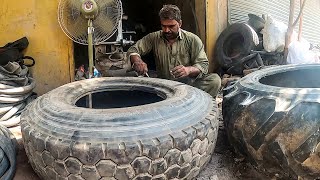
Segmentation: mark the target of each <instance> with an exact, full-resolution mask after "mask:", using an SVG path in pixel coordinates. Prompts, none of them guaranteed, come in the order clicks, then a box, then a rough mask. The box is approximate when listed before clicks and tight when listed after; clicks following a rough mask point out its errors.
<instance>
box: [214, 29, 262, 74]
mask: <svg viewBox="0 0 320 180" xmlns="http://www.w3.org/2000/svg"><path fill="white" fill-rule="evenodd" d="M256 43H259V38H258V35H257V33H256V32H255V31H254V30H253V29H252V28H251V27H250V26H249V25H247V24H245V23H234V24H232V25H230V26H228V27H227V28H226V29H225V30H224V31H222V33H221V34H220V35H219V37H218V40H217V42H216V49H215V59H216V60H217V61H218V63H219V64H220V66H221V67H222V69H224V70H227V69H229V68H230V67H232V66H233V65H236V64H237V61H239V60H241V59H242V58H244V57H246V56H248V55H249V54H250V52H251V50H254V49H255V47H256Z"/></svg>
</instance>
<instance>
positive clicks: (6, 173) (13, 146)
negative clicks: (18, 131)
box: [0, 125, 17, 180]
mask: <svg viewBox="0 0 320 180" xmlns="http://www.w3.org/2000/svg"><path fill="white" fill-rule="evenodd" d="M16 155H17V141H16V139H15V138H14V136H13V134H12V133H11V132H10V131H9V130H8V129H7V128H6V127H5V126H3V125H0V179H3V180H11V179H13V176H14V174H15V171H16V166H17V156H16Z"/></svg>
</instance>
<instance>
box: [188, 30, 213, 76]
mask: <svg viewBox="0 0 320 180" xmlns="http://www.w3.org/2000/svg"><path fill="white" fill-rule="evenodd" d="M191 49H192V53H191V55H192V57H191V60H192V66H193V67H196V68H198V69H199V70H200V71H201V73H200V74H199V75H198V76H197V77H196V78H201V77H202V76H203V75H204V74H208V68H209V61H208V57H207V55H206V53H205V51H204V45H203V43H202V41H201V39H200V38H199V37H198V36H195V37H194V40H193V41H192V47H191Z"/></svg>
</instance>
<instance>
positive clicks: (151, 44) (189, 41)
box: [127, 30, 209, 79]
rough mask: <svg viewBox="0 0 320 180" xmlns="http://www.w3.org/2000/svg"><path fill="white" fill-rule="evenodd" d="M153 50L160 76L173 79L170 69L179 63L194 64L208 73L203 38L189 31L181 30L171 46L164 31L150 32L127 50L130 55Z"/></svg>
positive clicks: (202, 71) (203, 72)
mask: <svg viewBox="0 0 320 180" xmlns="http://www.w3.org/2000/svg"><path fill="white" fill-rule="evenodd" d="M151 51H152V52H153V54H154V58H155V63H156V68H157V69H156V70H157V73H158V77H159V78H164V79H173V77H172V75H171V74H170V70H171V69H173V68H174V67H176V66H178V65H183V66H194V67H196V68H198V69H199V70H200V71H201V73H200V74H199V75H198V77H197V78H199V77H202V75H203V74H207V73H208V66H209V61H208V58H207V55H206V53H205V51H204V46H203V43H202V42H201V39H200V38H199V37H198V36H197V35H195V34H193V33H191V32H188V31H185V30H181V31H180V33H179V36H178V38H177V41H176V42H174V43H173V44H172V46H170V44H168V42H167V40H166V39H165V38H164V37H163V36H162V31H157V32H153V33H150V34H148V35H146V36H145V37H143V38H142V39H141V40H139V41H137V43H136V44H135V45H133V46H132V47H130V48H129V49H128V51H127V54H128V57H129V58H130V55H134V54H138V55H142V56H143V55H146V54H147V53H149V52H151Z"/></svg>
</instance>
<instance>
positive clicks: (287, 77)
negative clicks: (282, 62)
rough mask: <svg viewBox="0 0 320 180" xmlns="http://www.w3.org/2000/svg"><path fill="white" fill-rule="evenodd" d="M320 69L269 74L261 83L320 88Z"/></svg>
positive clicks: (288, 86) (287, 86)
mask: <svg viewBox="0 0 320 180" xmlns="http://www.w3.org/2000/svg"><path fill="white" fill-rule="evenodd" d="M319 77H320V71H319V69H300V70H294V71H288V72H282V73H278V74H273V75H269V76H266V77H263V78H261V79H260V83H262V84H265V85H270V86H277V87H286V88H320V78H319Z"/></svg>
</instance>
